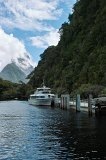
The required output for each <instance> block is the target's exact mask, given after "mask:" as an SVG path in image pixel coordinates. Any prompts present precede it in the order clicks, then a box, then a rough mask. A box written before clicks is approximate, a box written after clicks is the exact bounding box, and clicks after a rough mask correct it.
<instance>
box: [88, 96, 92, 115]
mask: <svg viewBox="0 0 106 160" xmlns="http://www.w3.org/2000/svg"><path fill="white" fill-rule="evenodd" d="M91 100H92V95H91V94H90V95H89V97H88V114H89V115H90V116H91V115H92V104H91Z"/></svg>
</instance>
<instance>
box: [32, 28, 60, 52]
mask: <svg viewBox="0 0 106 160" xmlns="http://www.w3.org/2000/svg"><path fill="white" fill-rule="evenodd" d="M59 39H60V35H59V33H58V30H52V31H51V32H48V33H46V34H44V35H43V36H36V37H31V38H30V40H31V42H32V45H33V46H35V47H37V48H44V49H45V48H47V47H48V46H51V45H54V46H56V45H57V44H58V41H59Z"/></svg>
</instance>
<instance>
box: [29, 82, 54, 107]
mask: <svg viewBox="0 0 106 160" xmlns="http://www.w3.org/2000/svg"><path fill="white" fill-rule="evenodd" d="M28 102H29V104H31V105H35V106H53V105H54V103H55V94H53V93H51V89H50V88H49V87H46V86H45V85H43V87H40V88H37V90H36V91H35V92H34V94H31V95H30V98H29V99H28Z"/></svg>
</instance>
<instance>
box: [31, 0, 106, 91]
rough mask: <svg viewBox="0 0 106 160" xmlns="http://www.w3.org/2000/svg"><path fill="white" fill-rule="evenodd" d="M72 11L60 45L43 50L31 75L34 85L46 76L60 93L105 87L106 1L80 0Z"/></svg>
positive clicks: (62, 32)
mask: <svg viewBox="0 0 106 160" xmlns="http://www.w3.org/2000/svg"><path fill="white" fill-rule="evenodd" d="M73 10H74V12H73V14H72V15H71V14H70V15H69V17H68V22H65V23H64V24H62V26H61V28H60V30H59V32H60V41H59V43H58V45H57V46H56V47H54V46H51V47H49V48H47V49H46V50H45V51H44V53H43V54H42V55H41V60H40V61H39V63H38V66H37V67H36V68H35V70H34V71H33V73H31V74H30V75H29V77H30V82H29V83H30V84H31V85H32V86H33V87H34V88H36V87H37V86H39V85H41V83H42V80H43V79H45V83H46V85H48V86H50V87H52V88H53V89H54V90H56V91H57V92H58V93H63V92H69V93H71V92H74V91H75V90H77V89H79V91H80V90H81V88H82V89H84V88H86V89H88V90H92V92H93V91H94V88H96V89H98V90H99V89H100V90H101V89H102V90H103V89H104V88H105V85H106V0H92V1H91V0H79V1H77V3H76V4H75V6H74V8H73ZM92 86H93V87H94V86H95V87H94V88H93V87H92ZM105 90H106V89H105Z"/></svg>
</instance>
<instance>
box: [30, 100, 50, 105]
mask: <svg viewBox="0 0 106 160" xmlns="http://www.w3.org/2000/svg"><path fill="white" fill-rule="evenodd" d="M28 102H29V104H31V105H34V106H51V99H33V100H32V99H29V100H28Z"/></svg>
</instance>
